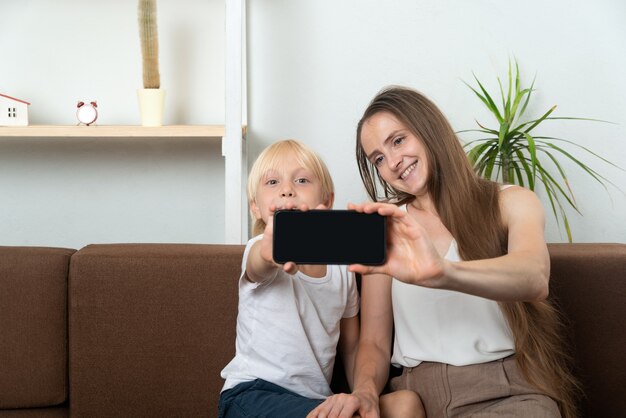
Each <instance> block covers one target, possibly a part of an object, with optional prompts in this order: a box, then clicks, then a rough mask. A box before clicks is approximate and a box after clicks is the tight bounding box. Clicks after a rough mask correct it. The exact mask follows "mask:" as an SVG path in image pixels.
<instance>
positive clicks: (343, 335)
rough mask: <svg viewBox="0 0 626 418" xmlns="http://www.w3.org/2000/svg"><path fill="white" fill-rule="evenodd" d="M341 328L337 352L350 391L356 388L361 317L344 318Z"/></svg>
mask: <svg viewBox="0 0 626 418" xmlns="http://www.w3.org/2000/svg"><path fill="white" fill-rule="evenodd" d="M339 327H340V329H341V331H340V334H339V344H338V350H337V351H339V354H340V355H341V360H342V361H343V369H344V371H345V372H346V379H347V380H348V385H349V386H350V389H352V388H353V387H354V386H353V384H354V361H355V358H356V351H357V348H358V344H359V317H358V316H357V315H355V316H353V317H352V318H343V319H342V320H341V322H340V323H339Z"/></svg>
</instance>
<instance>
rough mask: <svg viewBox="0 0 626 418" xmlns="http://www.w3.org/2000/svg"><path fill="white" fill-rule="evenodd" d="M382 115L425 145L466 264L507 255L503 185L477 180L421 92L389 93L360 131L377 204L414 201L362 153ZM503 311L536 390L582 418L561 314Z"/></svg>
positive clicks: (444, 217)
mask: <svg viewBox="0 0 626 418" xmlns="http://www.w3.org/2000/svg"><path fill="white" fill-rule="evenodd" d="M378 112H389V113H391V114H393V115H394V116H395V117H396V118H398V120H399V121H401V122H402V123H403V124H404V125H405V126H406V127H407V129H409V130H410V131H411V132H412V133H413V134H415V135H416V136H417V137H419V138H420V139H421V140H422V142H423V143H424V146H425V148H426V154H427V159H428V167H429V173H428V180H427V181H428V185H427V186H428V191H429V193H430V194H431V196H432V199H433V202H434V204H435V206H436V208H437V212H438V214H439V216H440V218H441V221H442V222H443V224H444V225H445V226H446V228H448V230H449V231H450V232H451V233H452V236H453V237H454V238H455V239H456V241H457V243H458V248H459V253H460V255H461V258H462V259H464V260H478V259H485V258H493V257H498V256H501V255H504V254H506V252H507V231H506V229H505V227H504V225H503V223H502V217H501V213H500V205H499V185H498V184H497V183H495V182H492V181H490V180H485V179H483V178H481V177H479V176H478V175H477V174H476V173H475V172H474V170H473V169H472V166H471V164H470V162H469V160H468V159H467V156H466V155H465V152H464V151H463V148H462V146H461V144H460V143H459V140H458V138H457V136H456V134H455V133H454V130H453V129H452V127H451V126H450V123H449V122H448V121H447V119H446V118H445V116H444V115H443V113H441V111H440V110H439V109H438V108H437V106H436V105H435V104H434V103H433V102H431V101H430V100H428V99H427V98H426V97H424V96H423V95H421V94H420V93H418V92H417V91H415V90H411V89H408V88H404V87H390V88H387V89H385V90H382V91H381V92H380V93H378V95H377V96H376V97H375V98H374V99H373V100H372V102H371V103H370V104H369V106H368V107H367V109H366V110H365V112H364V114H363V117H362V118H361V120H360V121H359V123H358V125H357V141H356V155H357V162H358V165H359V172H360V174H361V179H362V180H363V183H364V185H365V188H366V190H367V193H368V194H369V196H370V198H371V199H372V200H374V201H381V200H382V201H388V202H393V203H396V204H403V203H407V202H410V201H412V200H413V199H414V198H415V197H414V196H412V195H410V194H407V193H404V192H402V191H400V190H396V189H395V188H393V187H392V186H391V185H389V184H388V183H386V182H385V181H384V180H383V178H382V177H381V176H380V174H379V173H378V171H377V170H376V167H374V166H373V165H372V164H371V162H370V161H369V160H368V159H367V156H366V155H365V152H364V151H363V148H362V146H361V130H362V128H363V124H364V123H365V122H366V121H367V120H368V119H369V118H370V117H372V116H373V115H375V114H376V113H378ZM379 188H382V196H381V194H379ZM499 305H500V308H501V309H502V312H503V313H504V316H505V317H506V319H507V321H508V323H509V326H510V327H511V331H512V333H513V336H514V338H515V353H516V360H517V364H518V366H519V368H520V370H521V372H522V373H523V374H524V376H525V377H526V379H527V380H528V382H529V383H531V384H532V385H534V386H535V387H537V388H538V389H539V390H540V391H542V392H543V393H545V394H546V395H548V396H550V397H551V398H552V399H554V400H555V401H556V402H557V404H558V405H559V409H560V410H561V414H562V415H563V417H565V418H571V417H576V416H577V411H576V403H575V400H576V397H577V396H578V395H579V394H580V385H579V383H578V382H577V380H576V379H575V378H574V376H573V375H572V373H571V367H572V364H571V363H572V359H571V355H570V354H569V353H568V352H567V351H566V350H565V345H564V343H563V339H562V338H563V337H562V336H563V326H564V325H563V322H562V319H561V317H560V315H559V312H558V311H557V310H556V309H555V307H554V306H552V304H551V303H550V302H549V301H547V300H544V301H538V302H500V303H499Z"/></svg>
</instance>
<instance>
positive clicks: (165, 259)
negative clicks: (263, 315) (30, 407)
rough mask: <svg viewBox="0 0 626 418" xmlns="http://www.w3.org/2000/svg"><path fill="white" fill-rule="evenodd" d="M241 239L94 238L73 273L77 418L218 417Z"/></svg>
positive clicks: (230, 351) (231, 339)
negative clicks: (107, 241) (101, 241)
mask: <svg viewBox="0 0 626 418" xmlns="http://www.w3.org/2000/svg"><path fill="white" fill-rule="evenodd" d="M242 253H243V246H233V245H231V246H228V245H187V244H115V245H90V246H87V247H85V248H83V249H81V250H80V251H78V252H77V253H76V254H75V255H74V257H72V261H71V266H70V277H69V332H70V340H69V345H70V357H69V375H70V394H71V396H70V410H71V414H72V416H76V417H98V416H117V417H159V416H161V417H170V416H171V417H173V416H178V417H195V416H197V417H201V416H204V417H208V416H216V415H217V399H218V396H219V391H220V389H221V386H222V384H223V381H222V379H221V378H220V375H219V372H220V370H221V369H222V368H223V367H224V366H225V365H226V364H227V363H228V361H230V359H231V358H232V357H233V355H234V353H235V322H236V315H237V283H238V280H237V278H238V277H239V274H240V270H241V257H242Z"/></svg>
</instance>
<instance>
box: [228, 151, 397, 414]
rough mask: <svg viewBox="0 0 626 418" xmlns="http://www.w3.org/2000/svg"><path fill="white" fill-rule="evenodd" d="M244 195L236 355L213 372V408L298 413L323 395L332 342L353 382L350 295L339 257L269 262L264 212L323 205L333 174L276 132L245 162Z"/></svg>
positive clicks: (329, 197) (354, 335)
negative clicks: (247, 224) (219, 384)
mask: <svg viewBox="0 0 626 418" xmlns="http://www.w3.org/2000/svg"><path fill="white" fill-rule="evenodd" d="M248 199H249V203H250V211H251V213H252V215H253V217H254V219H255V225H254V234H260V235H257V236H256V237H254V238H252V239H251V240H250V241H249V242H248V244H247V246H246V249H245V251H244V256H243V261H242V274H241V277H240V279H239V313H238V316H237V340H236V354H235V358H234V359H233V360H232V361H231V362H230V363H229V364H228V365H227V366H226V367H225V368H224V370H222V373H221V375H222V377H223V378H224V379H225V380H226V382H225V384H224V387H223V388H222V393H221V395H220V402H219V417H220V418H236V417H272V418H282V417H284V418H299V417H302V418H304V417H306V416H307V414H308V413H309V412H310V411H312V410H313V409H314V408H315V407H316V406H318V405H319V404H320V403H321V402H322V401H323V400H324V399H325V398H326V397H328V396H330V395H332V392H331V390H330V386H329V383H330V380H331V376H332V372H333V365H334V362H335V355H336V350H337V349H338V350H339V352H340V353H341V357H342V359H343V361H344V368H345V371H346V376H347V378H348V383H349V384H350V385H352V376H353V368H354V367H353V366H354V358H355V354H356V348H357V343H358V337H359V322H358V317H357V314H358V310H359V296H358V292H357V288H356V283H355V278H354V274H353V273H350V272H348V269H347V266H337V265H329V266H326V265H299V266H298V265H296V264H294V263H291V262H289V263H286V264H285V265H282V266H281V265H278V264H276V263H275V262H274V261H273V258H272V234H273V229H272V228H273V225H272V223H273V214H274V212H275V211H276V210H278V209H300V210H307V209H314V208H331V207H332V205H333V200H334V188H333V182H332V179H331V177H330V174H329V172H328V169H327V168H326V165H325V164H324V163H323V161H322V160H321V159H320V158H319V157H318V156H317V155H316V154H315V153H314V152H312V151H311V150H310V149H308V148H307V147H306V146H304V145H303V144H301V143H299V142H297V141H294V140H285V141H279V142H276V143H274V144H273V145H271V146H269V147H268V148H266V149H265V150H264V151H263V152H262V153H261V154H260V155H259V157H258V158H257V160H256V162H255V163H254V165H253V167H252V169H251V171H250V175H249V178H248ZM302 239H306V237H302ZM400 403H401V402H400ZM400 403H399V404H400Z"/></svg>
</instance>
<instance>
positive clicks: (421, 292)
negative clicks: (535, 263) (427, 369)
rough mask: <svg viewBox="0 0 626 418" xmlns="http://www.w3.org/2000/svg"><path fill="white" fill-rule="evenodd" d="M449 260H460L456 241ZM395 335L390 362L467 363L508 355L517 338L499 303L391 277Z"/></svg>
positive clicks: (396, 363) (486, 360)
mask: <svg viewBox="0 0 626 418" xmlns="http://www.w3.org/2000/svg"><path fill="white" fill-rule="evenodd" d="M445 258H446V259H447V260H450V261H460V257H459V254H458V249H457V245H456V241H454V240H453V241H452V243H451V245H450V248H449V250H448V253H447V254H446V256H445ZM391 297H392V301H393V302H392V304H393V318H394V325H395V337H394V344H393V355H392V357H391V363H392V364H394V365H395V366H404V367H415V366H417V365H418V364H420V363H421V362H422V361H432V362H438V363H446V364H451V365H453V366H467V365H470V364H479V363H486V362H489V361H493V360H498V359H501V358H504V357H507V356H510V355H511V354H513V353H514V352H515V342H514V339H513V334H512V332H511V330H510V327H509V325H508V322H507V321H506V318H505V317H504V315H503V314H502V311H501V309H500V306H499V305H498V303H497V302H495V301H493V300H490V299H485V298H481V297H479V296H473V295H468V294H466V293H460V292H455V291H451V290H442V289H431V288H426V287H421V286H415V285H411V284H406V283H404V282H401V281H399V280H397V279H393V280H392V285H391Z"/></svg>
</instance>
